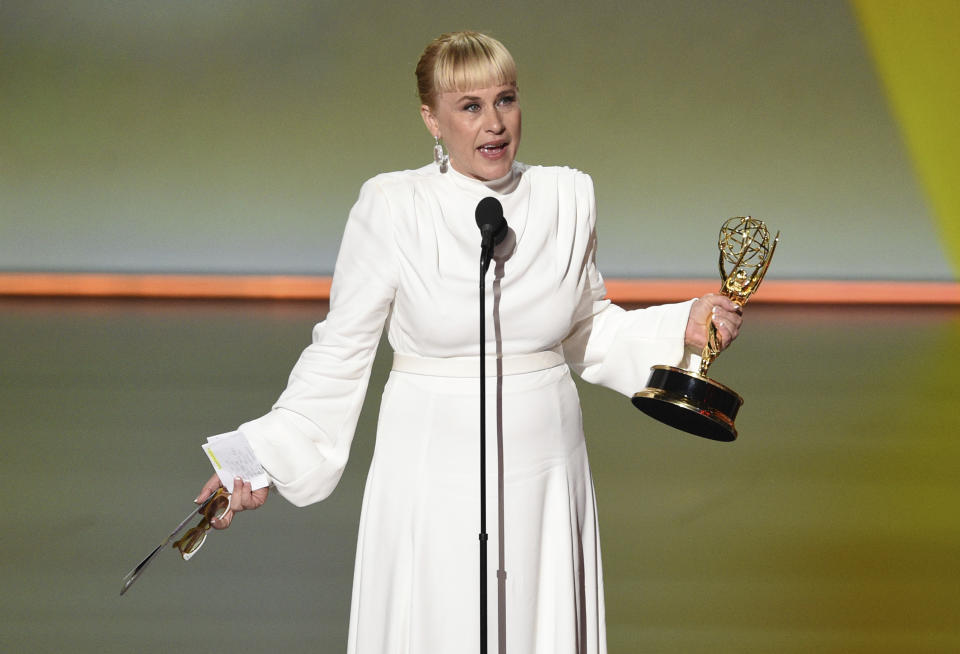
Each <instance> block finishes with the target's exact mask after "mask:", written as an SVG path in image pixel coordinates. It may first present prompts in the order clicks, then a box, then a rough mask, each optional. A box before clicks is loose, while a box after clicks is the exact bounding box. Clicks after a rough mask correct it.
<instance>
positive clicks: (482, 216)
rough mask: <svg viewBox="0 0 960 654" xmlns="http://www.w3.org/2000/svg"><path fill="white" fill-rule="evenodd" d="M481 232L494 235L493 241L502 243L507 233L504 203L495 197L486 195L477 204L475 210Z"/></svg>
mask: <svg viewBox="0 0 960 654" xmlns="http://www.w3.org/2000/svg"><path fill="white" fill-rule="evenodd" d="M475 217H476V219H477V227H479V228H480V232H481V233H483V232H489V233H491V234H492V235H493V242H494V243H500V241H502V240H503V239H504V238H505V237H506V235H507V221H506V219H504V217H503V205H502V204H500V200H498V199H497V198H494V197H485V198H483V199H482V200H480V202H479V203H478V204H477V210H476V212H475Z"/></svg>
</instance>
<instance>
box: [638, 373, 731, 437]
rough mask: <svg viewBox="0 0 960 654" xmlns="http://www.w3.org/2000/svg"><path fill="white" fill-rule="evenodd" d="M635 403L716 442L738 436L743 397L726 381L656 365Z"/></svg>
mask: <svg viewBox="0 0 960 654" xmlns="http://www.w3.org/2000/svg"><path fill="white" fill-rule="evenodd" d="M632 401H633V405H634V406H635V407H637V408H638V409H640V410H641V411H643V412H644V413H646V414H647V415H648V416H650V417H651V418H655V419H657V420H659V421H660V422H662V423H664V424H666V425H669V426H671V427H674V428H675V429H680V430H682V431H685V432H687V433H689V434H694V435H696V436H702V437H704V438H709V439H711V440H715V441H725V442H729V441H732V440H735V439H736V438H737V430H736V428H735V427H734V425H733V421H734V419H735V418H736V417H737V411H739V410H740V406H741V405H742V404H743V398H742V397H740V396H739V395H737V394H736V393H735V392H734V391H732V390H731V389H729V388H727V387H726V386H724V385H723V384H719V383H717V382H715V381H713V380H712V379H709V378H707V377H704V376H702V375H699V374H697V373H695V372H690V371H689V370H682V369H680V368H674V367H672V366H653V367H652V368H651V369H650V378H649V379H648V380H647V387H646V388H645V389H643V390H642V391H640V392H639V393H636V394H635V395H634V396H633V399H632Z"/></svg>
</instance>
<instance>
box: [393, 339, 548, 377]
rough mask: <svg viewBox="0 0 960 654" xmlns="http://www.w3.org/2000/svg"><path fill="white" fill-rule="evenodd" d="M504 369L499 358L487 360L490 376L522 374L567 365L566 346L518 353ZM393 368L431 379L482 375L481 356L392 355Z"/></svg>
mask: <svg viewBox="0 0 960 654" xmlns="http://www.w3.org/2000/svg"><path fill="white" fill-rule="evenodd" d="M500 362H501V363H502V370H498V366H497V357H495V356H488V357H486V370H485V371H484V372H485V373H486V376H487V377H496V376H497V375H498V374H503V375H522V374H524V373H528V372H537V371H538V370H546V369H548V368H553V367H555V366H559V365H560V364H562V363H563V362H564V359H563V347H562V346H560V345H557V346H556V347H554V348H553V349H550V350H545V351H543V352H534V353H533V354H515V355H511V356H505V357H502V358H500ZM393 369H394V370H396V371H397V372H409V373H412V374H414V375H430V376H432V377H478V376H479V375H480V357H421V356H417V355H416V354H401V353H399V352H394V353H393Z"/></svg>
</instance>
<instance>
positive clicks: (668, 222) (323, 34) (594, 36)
mask: <svg viewBox="0 0 960 654" xmlns="http://www.w3.org/2000/svg"><path fill="white" fill-rule="evenodd" d="M901 5H902V6H903V8H901ZM958 7H960V5H958V3H956V2H953V1H947V2H932V1H928V2H913V3H900V2H878V1H876V0H862V1H859V2H856V3H854V4H849V3H848V2H845V1H844V0H821V1H818V2H804V3H800V2H792V1H790V0H754V1H748V0H741V1H736V2H734V1H712V2H707V1H700V2H694V1H690V0H687V1H676V2H667V1H660V2H642V1H641V2H631V3H625V2H619V1H617V0H598V1H597V2H592V3H583V2H573V1H559V2H549V3H541V2H532V1H527V2H516V1H510V2H505V1H499V0H491V1H488V2H482V3H480V2H470V3H462V2H456V1H449V2H440V3H438V2H419V1H412V0H398V1H397V2H392V3H383V2H372V1H371V0H351V1H350V2H338V1H327V2H306V1H304V2H263V1H259V2H254V1H249V0H248V1H238V2H223V1H217V0H194V1H191V2H155V1H153V0H128V1H127V2H122V3H117V2H106V1H98V0H89V1H80V0H74V1H72V2H66V1H65V2H52V1H48V2H42V3H38V2H31V1H28V0H6V1H5V2H3V3H2V4H0V43H2V56H0V116H2V120H0V271H116V272H201V273H204V272H209V273H224V272H226V273H317V274H326V273H329V272H331V271H332V268H333V263H334V258H335V255H336V251H337V247H338V244H339V239H340V233H341V231H342V228H343V223H344V220H345V218H346V215H347V212H348V210H349V208H350V206H351V204H352V203H353V201H354V199H355V197H356V194H357V191H358V189H359V187H360V184H361V183H362V182H363V180H365V179H366V178H368V177H370V176H372V175H374V174H376V173H378V172H381V171H385V170H393V169H400V168H412V167H418V166H420V165H423V164H426V163H427V162H428V161H429V160H430V154H431V147H432V142H431V139H430V138H429V137H428V135H427V132H426V131H425V129H424V128H423V126H422V124H421V122H420V118H419V116H418V101H417V98H416V96H415V93H414V79H413V72H412V71H413V68H414V65H415V63H416V61H417V58H418V56H419V54H420V52H421V50H422V48H423V46H424V45H425V44H426V42H427V41H428V40H429V39H430V38H432V37H433V36H436V35H437V34H439V33H440V32H443V31H447V30H451V29H463V28H473V29H478V30H483V31H488V32H489V33H492V34H493V35H495V36H496V37H498V38H500V39H501V40H502V41H504V43H506V44H507V46H508V47H509V48H510V49H511V50H512V52H513V53H514V55H515V57H516V59H517V61H518V63H519V66H520V86H521V99H522V106H523V109H524V137H523V145H522V147H521V150H520V155H521V156H520V158H521V160H523V161H526V162H528V163H537V164H540V163H542V164H565V165H569V166H573V167H577V168H580V169H582V170H585V171H587V172H589V173H591V174H592V175H593V177H594V180H595V182H596V187H597V192H598V200H599V206H600V219H601V223H600V225H601V226H600V239H601V256H600V258H601V266H602V268H603V270H604V271H605V272H606V274H607V275H608V276H633V277H701V276H707V277H710V276H714V275H715V274H716V263H715V261H716V245H715V240H716V233H717V229H718V227H719V225H720V223H721V222H722V221H723V220H724V219H725V218H726V217H729V216H733V215H742V214H752V215H756V216H758V217H761V218H763V219H765V220H766V221H767V222H768V223H769V224H770V225H771V226H772V227H774V228H778V229H780V230H782V231H783V243H782V245H781V248H780V250H778V255H777V262H776V265H775V271H776V272H775V274H776V276H777V277H780V278H843V279H934V280H952V279H954V278H955V273H956V270H957V261H958V243H960V237H958V230H960V227H958V226H960V191H958V190H957V189H956V184H955V180H956V178H957V173H958V171H960V166H958V165H957V156H958V155H957V152H958V150H960V137H958V134H960V132H958V128H957V127H956V125H955V121H954V117H955V114H956V111H957V108H958V106H960V101H958V89H960V83H958V73H957V70H958V64H960V61H958V60H960V56H958V45H957V39H956V38H955V37H956V34H957V33H958V31H960V20H958V17H960V9H958ZM508 218H509V217H508Z"/></svg>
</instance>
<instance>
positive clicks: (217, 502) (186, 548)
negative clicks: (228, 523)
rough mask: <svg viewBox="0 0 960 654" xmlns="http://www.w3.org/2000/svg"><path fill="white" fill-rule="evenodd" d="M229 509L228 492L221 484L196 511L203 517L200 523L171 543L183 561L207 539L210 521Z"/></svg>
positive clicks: (187, 559) (194, 552) (220, 516)
mask: <svg viewBox="0 0 960 654" xmlns="http://www.w3.org/2000/svg"><path fill="white" fill-rule="evenodd" d="M229 509H230V493H228V492H227V491H226V489H225V488H223V487H222V486H221V487H220V488H218V489H217V492H216V493H214V494H213V497H211V498H210V499H208V500H207V501H206V502H204V504H203V506H202V507H200V510H199V511H198V512H199V513H200V514H201V515H202V516H203V518H201V519H200V523H199V524H198V525H197V526H196V527H193V528H192V529H188V530H187V533H185V534H184V535H183V538H181V539H180V540H178V541H177V542H176V543H174V544H173V547H176V548H177V549H178V550H180V556H182V557H183V560H184V561H189V560H190V558H191V557H192V556H193V555H194V554H196V553H197V551H198V550H199V549H200V547H201V546H202V545H203V542H204V541H205V540H207V532H208V531H209V530H210V526H211V525H210V523H211V522H212V521H213V520H216V519H218V518H222V517H223V516H224V515H226V513H227V511H228V510H229Z"/></svg>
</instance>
